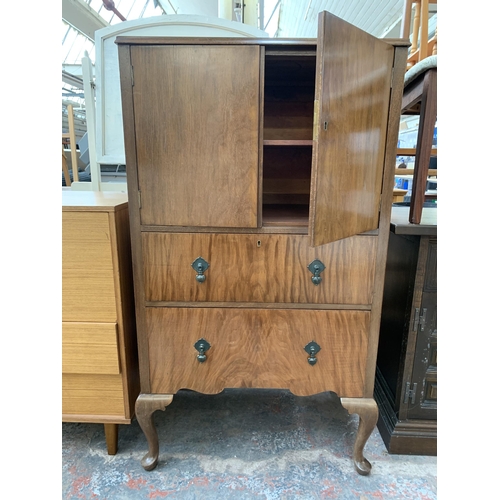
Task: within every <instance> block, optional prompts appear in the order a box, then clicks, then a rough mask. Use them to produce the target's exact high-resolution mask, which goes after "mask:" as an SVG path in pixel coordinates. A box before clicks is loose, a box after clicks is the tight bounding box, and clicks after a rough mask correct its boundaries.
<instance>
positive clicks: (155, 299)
mask: <svg viewBox="0 0 500 500" xmlns="http://www.w3.org/2000/svg"><path fill="white" fill-rule="evenodd" d="M117 43H118V46H119V59H120V74H121V90H122V104H123V116H124V131H125V151H126V157H127V182H128V192H129V203H130V212H131V238H132V254H133V262H134V283H135V297H136V312H137V322H138V342H139V352H140V373H141V395H140V396H139V398H138V400H137V403H136V414H137V416H138V420H139V423H140V424H141V427H142V428H143V430H144V432H145V434H146V437H147V439H148V443H149V447H150V448H149V452H148V454H147V455H146V456H145V457H144V459H143V462H142V463H143V466H144V467H145V468H146V469H148V470H150V469H152V468H154V467H155V466H156V464H157V460H158V440H157V438H156V433H155V431H154V428H153V427H152V413H153V412H154V411H155V410H158V409H164V408H165V407H166V406H167V405H168V404H169V403H170V402H171V401H172V398H173V395H174V394H175V393H176V392H177V391H178V390H179V389H183V388H184V389H192V390H196V391H200V392H203V393H207V394H214V393H217V392H220V391H222V390H223V389H224V388H236V387H248V388H283V389H290V390H291V391H292V392H294V393H295V394H300V395H310V394H315V393H318V392H322V391H334V392H336V393H337V394H338V395H339V396H340V397H341V401H342V404H343V405H344V406H345V407H346V408H347V409H348V411H350V412H354V413H358V414H359V415H360V418H361V421H362V425H360V428H359V433H358V438H357V441H356V445H355V449H354V462H355V464H356V468H357V470H358V472H360V473H361V474H367V473H368V472H369V471H370V468H371V465H370V464H369V462H368V461H367V460H366V459H365V458H364V457H363V454H362V452H363V447H364V444H365V443H366V440H367V439H368V436H369V435H370V433H371V432H372V430H373V428H374V426H375V424H376V419H377V414H378V413H377V406H376V404H375V401H374V399H373V384H374V378H375V357H376V349H377V341H378V332H379V320H380V307H381V302H382V286H383V278H384V268H385V257H386V251H387V239H388V234H389V217H390V207H391V199H392V187H393V186H392V184H393V175H394V162H393V160H392V159H393V158H394V157H395V147H396V141H397V133H398V124H399V111H400V106H401V95H402V83H403V73H404V67H405V63H406V43H405V42H402V41H400V40H392V41H383V40H378V39H376V38H374V37H372V36H371V35H368V34H367V33H364V32H363V31H361V30H359V29H357V28H355V27H354V26H351V25H349V24H347V23H345V22H344V21H342V20H340V19H338V18H336V17H334V16H332V15H331V14H327V13H322V14H321V15H320V20H319V36H318V39H317V40H316V39H314V40H290V39H285V40H280V39H242V38H239V39H228V38H224V39H213V38H210V39H207V38H203V39H194V38H166V37H160V38H146V37H141V38H132V37H129V38H127V37H118V38H117Z"/></svg>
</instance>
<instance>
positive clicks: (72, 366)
mask: <svg viewBox="0 0 500 500" xmlns="http://www.w3.org/2000/svg"><path fill="white" fill-rule="evenodd" d="M62 371H63V373H93V374H97V373H99V374H107V375H117V374H119V373H120V361H119V356H118V341H117V332H116V323H63V325H62Z"/></svg>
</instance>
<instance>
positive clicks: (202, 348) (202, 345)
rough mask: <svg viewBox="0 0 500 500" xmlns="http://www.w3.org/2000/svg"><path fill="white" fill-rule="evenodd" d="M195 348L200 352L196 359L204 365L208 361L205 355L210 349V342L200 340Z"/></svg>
mask: <svg viewBox="0 0 500 500" xmlns="http://www.w3.org/2000/svg"><path fill="white" fill-rule="evenodd" d="M194 348H195V349H196V350H197V351H198V352H199V354H198V356H196V359H197V360H198V361H199V362H200V363H204V362H205V361H206V360H207V355H206V354H205V353H206V352H207V351H208V350H209V349H210V343H209V342H208V340H205V339H200V340H198V341H197V342H196V344H194Z"/></svg>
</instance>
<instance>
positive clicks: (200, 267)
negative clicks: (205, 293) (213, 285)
mask: <svg viewBox="0 0 500 500" xmlns="http://www.w3.org/2000/svg"><path fill="white" fill-rule="evenodd" d="M191 267H192V268H193V269H194V270H195V271H196V272H197V274H196V281H197V282H198V283H203V282H204V281H205V280H206V279H207V277H206V276H205V275H204V274H203V273H204V272H205V271H206V270H207V269H208V268H209V267H210V264H209V263H208V262H207V261H206V260H205V259H204V258H203V257H198V258H197V259H195V261H194V262H193V263H192V264H191Z"/></svg>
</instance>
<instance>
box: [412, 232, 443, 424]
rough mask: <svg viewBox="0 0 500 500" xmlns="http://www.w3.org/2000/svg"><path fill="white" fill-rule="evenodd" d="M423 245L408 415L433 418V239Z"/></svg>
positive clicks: (434, 391)
mask: <svg viewBox="0 0 500 500" xmlns="http://www.w3.org/2000/svg"><path fill="white" fill-rule="evenodd" d="M421 245H422V246H421V248H422V247H424V248H427V255H426V264H425V276H424V281H423V285H422V297H421V302H420V304H419V306H420V307H419V313H418V316H419V322H418V325H417V329H418V336H417V341H416V345H415V355H414V361H413V372H412V376H411V382H410V389H411V390H412V391H413V393H412V394H411V395H409V396H408V397H406V399H408V401H407V402H408V414H407V417H408V418H415V419H431V420H435V419H436V418H437V240H435V239H431V240H429V243H428V246H427V244H426V242H425V241H424V242H422V243H421Z"/></svg>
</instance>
